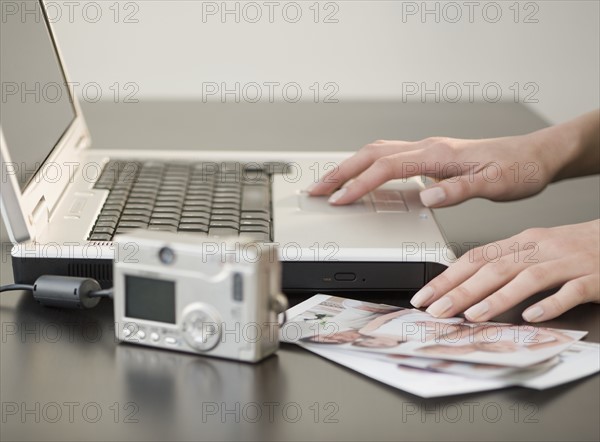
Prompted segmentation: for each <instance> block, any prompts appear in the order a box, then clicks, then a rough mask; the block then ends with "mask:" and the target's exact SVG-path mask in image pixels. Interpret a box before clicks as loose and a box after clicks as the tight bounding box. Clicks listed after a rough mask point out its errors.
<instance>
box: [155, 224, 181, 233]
mask: <svg viewBox="0 0 600 442" xmlns="http://www.w3.org/2000/svg"><path fill="white" fill-rule="evenodd" d="M148 230H159V231H163V232H177V227H174V226H167V225H160V224H159V225H150V226H148Z"/></svg>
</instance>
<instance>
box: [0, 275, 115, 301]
mask: <svg viewBox="0 0 600 442" xmlns="http://www.w3.org/2000/svg"><path fill="white" fill-rule="evenodd" d="M9 290H29V291H31V292H32V293H33V298H34V299H35V300H36V301H37V302H39V303H40V304H42V305H48V306H53V307H63V308H92V307H95V306H96V305H98V303H99V302H100V298H110V299H112V297H113V289H112V288H110V289H102V288H101V287H100V284H99V283H98V281H96V280H95V279H91V278H77V277H74V276H55V275H42V276H40V277H39V278H38V279H36V280H35V282H34V283H33V285H29V284H8V285H5V286H2V287H0V292H7V291H9Z"/></svg>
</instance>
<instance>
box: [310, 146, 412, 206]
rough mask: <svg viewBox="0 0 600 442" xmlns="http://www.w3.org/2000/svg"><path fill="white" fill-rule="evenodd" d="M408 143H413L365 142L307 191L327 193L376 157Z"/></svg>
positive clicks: (395, 151)
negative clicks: (364, 144) (363, 145)
mask: <svg viewBox="0 0 600 442" xmlns="http://www.w3.org/2000/svg"><path fill="white" fill-rule="evenodd" d="M409 144H414V143H408V142H404V141H395V142H394V143H393V144H384V143H383V142H375V143H372V144H367V145H366V146H365V147H363V148H362V149H360V150H359V151H358V152H357V153H355V154H354V155H352V156H351V157H350V158H348V159H346V160H344V161H342V163H341V164H340V165H339V166H337V167H336V168H335V169H334V170H332V171H331V172H329V173H327V174H325V175H324V176H323V178H321V180H319V181H318V182H316V183H315V184H313V185H312V186H311V187H309V188H308V192H309V193H310V194H311V195H313V196H318V195H327V194H329V193H331V192H332V191H333V190H335V189H337V188H339V187H340V186H342V185H343V184H344V183H346V182H347V181H348V180H349V179H351V178H354V177H355V176H356V175H358V174H359V173H361V172H362V171H364V170H365V169H367V168H368V167H369V166H371V165H372V164H373V163H374V162H375V161H376V160H377V159H379V158H381V157H384V156H387V155H392V154H394V153H397V152H398V150H399V149H402V148H403V147H405V146H407V145H409Z"/></svg>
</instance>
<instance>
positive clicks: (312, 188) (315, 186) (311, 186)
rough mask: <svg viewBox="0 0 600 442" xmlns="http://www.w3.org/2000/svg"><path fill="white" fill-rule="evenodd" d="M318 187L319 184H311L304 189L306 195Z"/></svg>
mask: <svg viewBox="0 0 600 442" xmlns="http://www.w3.org/2000/svg"><path fill="white" fill-rule="evenodd" d="M318 185H319V183H312V184H311V185H310V186H308V187H307V188H306V191H307V192H308V193H312V191H313V190H315V189H316V188H317V186H318Z"/></svg>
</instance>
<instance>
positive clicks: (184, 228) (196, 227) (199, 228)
mask: <svg viewBox="0 0 600 442" xmlns="http://www.w3.org/2000/svg"><path fill="white" fill-rule="evenodd" d="M179 231H180V232H208V225H207V224H180V225H179Z"/></svg>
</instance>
